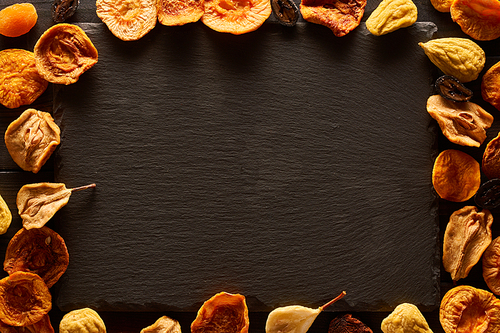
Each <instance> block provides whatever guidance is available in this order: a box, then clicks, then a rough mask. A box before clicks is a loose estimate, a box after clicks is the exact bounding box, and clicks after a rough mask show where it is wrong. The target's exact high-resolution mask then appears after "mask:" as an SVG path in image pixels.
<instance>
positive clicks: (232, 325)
mask: <svg viewBox="0 0 500 333" xmlns="http://www.w3.org/2000/svg"><path fill="white" fill-rule="evenodd" d="M249 324H250V322H249V318H248V308H247V304H246V302H245V296H243V295H240V294H229V293H225V292H221V293H218V294H216V295H214V296H212V298H210V299H209V300H207V301H206V302H205V303H203V305H202V307H201V308H200V309H199V310H198V314H197V315H196V319H195V320H194V321H193V322H192V323H191V333H208V332H213V333H247V332H248V327H249Z"/></svg>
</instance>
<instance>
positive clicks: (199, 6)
mask: <svg viewBox="0 0 500 333" xmlns="http://www.w3.org/2000/svg"><path fill="white" fill-rule="evenodd" d="M157 6H158V22H160V23H161V24H163V25H166V26H178V25H184V24H187V23H194V22H197V21H198V20H199V19H201V17H202V16H203V13H204V12H205V1H204V0H158V2H157Z"/></svg>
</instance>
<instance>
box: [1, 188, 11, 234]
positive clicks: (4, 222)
mask: <svg viewBox="0 0 500 333" xmlns="http://www.w3.org/2000/svg"><path fill="white" fill-rule="evenodd" d="M11 223H12V213H11V212H10V209H9V206H7V203H6V202H5V200H4V199H3V198H2V196H0V235H3V234H5V233H6V232H7V229H9V227H10V224H11Z"/></svg>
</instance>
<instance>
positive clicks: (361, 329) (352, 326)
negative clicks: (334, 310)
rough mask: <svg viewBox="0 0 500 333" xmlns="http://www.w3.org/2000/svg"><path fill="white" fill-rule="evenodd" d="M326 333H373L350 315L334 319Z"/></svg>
mask: <svg viewBox="0 0 500 333" xmlns="http://www.w3.org/2000/svg"><path fill="white" fill-rule="evenodd" d="M328 333H373V331H372V330H371V328H369V327H368V326H366V325H365V324H364V323H362V322H361V321H360V320H359V319H357V318H354V317H353V316H352V315H350V314H345V315H343V316H338V317H336V318H334V319H333V320H332V321H331V322H330V325H329V326H328Z"/></svg>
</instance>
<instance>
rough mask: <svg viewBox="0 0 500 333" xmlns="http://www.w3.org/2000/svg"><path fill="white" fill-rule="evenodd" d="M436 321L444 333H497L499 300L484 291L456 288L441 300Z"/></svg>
mask: <svg viewBox="0 0 500 333" xmlns="http://www.w3.org/2000/svg"><path fill="white" fill-rule="evenodd" d="M439 321H440V322H441V326H442V327H443V330H444V331H445V333H459V332H460V333H461V332H464V333H465V332H467V333H497V332H499V330H500V300H498V299H497V298H496V297H495V296H494V295H493V294H492V293H490V292H488V291H486V290H482V289H476V288H474V287H471V286H458V287H455V288H453V289H450V290H449V291H448V292H447V293H446V294H445V295H444V297H443V299H442V300H441V306H440V308H439Z"/></svg>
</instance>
